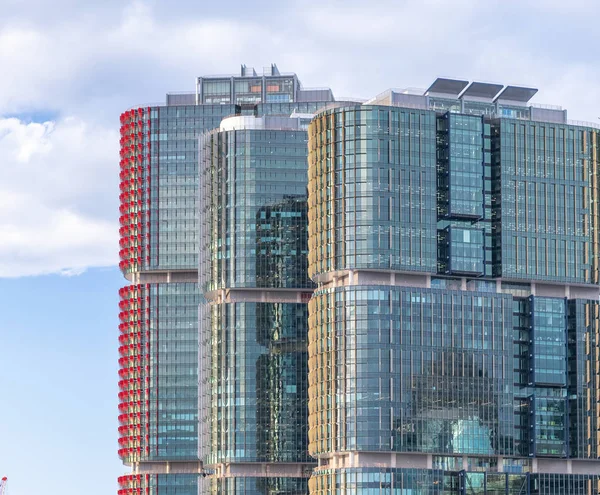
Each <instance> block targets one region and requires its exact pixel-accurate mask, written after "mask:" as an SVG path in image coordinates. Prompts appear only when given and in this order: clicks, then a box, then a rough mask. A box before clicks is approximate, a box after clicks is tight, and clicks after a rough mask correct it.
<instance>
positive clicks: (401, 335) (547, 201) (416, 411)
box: [308, 81, 600, 495]
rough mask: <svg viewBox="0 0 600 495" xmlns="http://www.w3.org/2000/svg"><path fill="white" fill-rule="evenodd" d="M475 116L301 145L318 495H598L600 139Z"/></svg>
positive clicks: (372, 127)
mask: <svg viewBox="0 0 600 495" xmlns="http://www.w3.org/2000/svg"><path fill="white" fill-rule="evenodd" d="M459 83H460V81H459ZM463 89H464V88H463ZM428 98H429V96H426V97H425V100H424V101H425V102H427V101H429V100H428ZM467 103H468V105H467ZM471 103H472V102H467V101H466V100H465V101H464V102H460V101H459V104H460V107H461V108H463V107H464V108H467V106H468V108H469V113H470V114H469V115H465V114H458V113H451V112H446V111H444V112H443V113H442V112H440V113H436V112H434V111H428V110H425V109H421V110H419V109H413V108H397V107H382V106H371V105H364V106H360V107H358V106H357V107H340V108H335V109H330V110H327V111H324V112H322V113H321V114H319V115H318V116H317V117H316V118H315V119H313V121H312V122H311V124H310V126H309V188H308V193H309V201H308V205H309V273H310V275H311V277H312V278H313V280H315V282H317V283H318V284H319V286H318V288H317V290H316V291H315V293H314V295H313V297H312V299H311V301H310V303H309V363H308V369H309V452H310V453H311V454H312V455H314V456H315V457H318V458H319V459H320V462H321V464H320V467H318V468H316V469H315V471H314V473H313V477H312V478H311V481H310V491H311V493H314V494H318V493H322V494H326V493H327V494H331V493H363V492H365V493H397V494H402V495H404V494H409V493H410V494H423V495H424V494H438V493H439V494H442V493H449V494H450V493H452V494H469V493H472V494H475V493H477V494H494V495H497V494H504V495H507V494H523V495H525V494H527V495H530V494H533V493H535V494H542V493H545V494H554V493H577V494H582V495H583V494H585V495H597V494H598V492H599V485H598V472H597V471H596V469H597V467H596V465H594V466H592V464H590V463H587V462H584V460H585V459H597V458H598V455H599V454H598V453H599V447H598V445H599V443H598V441H599V435H598V431H599V425H600V423H599V418H600V409H599V408H598V405H597V404H598V389H597V383H598V379H597V377H596V376H595V373H597V370H598V369H599V364H598V359H597V356H596V357H592V354H593V353H594V352H595V351H594V350H597V347H596V337H597V335H598V328H599V322H600V314H599V310H600V305H599V303H598V299H597V297H598V296H597V294H598V288H597V285H598V283H599V278H598V261H599V259H600V256H599V255H600V244H599V242H598V241H599V239H600V237H599V234H600V230H598V228H599V227H600V225H599V224H598V219H599V211H600V210H599V205H600V203H599V201H598V144H599V143H598V136H597V132H598V131H597V130H595V129H590V128H584V127H577V126H569V125H566V124H556V123H547V122H524V121H520V120H512V119H503V118H492V117H491V116H490V115H491V114H488V113H483V114H482V113H481V112H479V111H476V110H475V109H476V108H477V105H475V106H474V105H471ZM424 108H431V107H430V106H429V107H428V105H425V106H424ZM481 108H483V106H481ZM490 108H491V107H490ZM454 111H456V109H454ZM465 113H467V112H465ZM523 282H525V283H523ZM566 459H568V461H566ZM571 463H572V466H578V467H577V469H581V471H578V473H580V474H577V475H574V474H573V475H569V474H560V473H566V472H567V471H568V470H569V469H572V468H571V467H568V466H571ZM573 472H575V469H573ZM581 473H587V474H581Z"/></svg>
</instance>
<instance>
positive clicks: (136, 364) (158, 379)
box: [119, 284, 199, 463]
mask: <svg viewBox="0 0 600 495" xmlns="http://www.w3.org/2000/svg"><path fill="white" fill-rule="evenodd" d="M194 285H195V284H143V285H135V286H128V287H126V288H124V289H122V290H121V303H120V307H121V312H120V319H121V325H120V330H121V337H120V338H119V341H120V343H121V346H120V348H119V351H120V354H121V358H120V359H119V364H120V370H119V377H120V381H119V388H120V392H119V399H120V404H119V411H120V414H119V423H120V426H119V433H120V439H119V445H120V450H119V455H120V456H121V458H122V459H123V460H124V461H125V462H128V463H132V462H140V461H157V460H163V459H172V460H193V459H197V444H198V425H197V395H198V391H197V387H198V382H197V376H198V373H197V360H198V355H197V352H198V347H197V338H193V334H192V333H191V331H190V330H193V329H195V328H197V315H198V303H199V300H198V296H197V295H195V294H194V291H193V286H194Z"/></svg>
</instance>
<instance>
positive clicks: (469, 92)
mask: <svg viewBox="0 0 600 495" xmlns="http://www.w3.org/2000/svg"><path fill="white" fill-rule="evenodd" d="M503 87H504V85H502V84H491V83H483V82H472V83H471V84H470V85H469V87H468V88H467V89H465V91H464V92H463V94H461V95H460V97H461V98H463V97H465V96H473V97H476V98H486V99H490V100H491V99H492V98H493V97H494V96H496V95H497V94H498V92H499V91H500V90H501V89H502V88H503Z"/></svg>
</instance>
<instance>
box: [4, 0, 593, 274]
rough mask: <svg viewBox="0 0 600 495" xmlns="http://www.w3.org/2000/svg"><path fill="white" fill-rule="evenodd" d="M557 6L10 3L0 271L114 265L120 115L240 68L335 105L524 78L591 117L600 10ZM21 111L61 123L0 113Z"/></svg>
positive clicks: (581, 116)
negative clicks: (344, 98) (266, 71)
mask: <svg viewBox="0 0 600 495" xmlns="http://www.w3.org/2000/svg"><path fill="white" fill-rule="evenodd" d="M565 5H567V4H565V2H563V1H562V0H549V1H548V2H547V4H545V7H546V8H545V9H539V5H538V2H536V1H534V0H523V1H522V2H504V1H502V0H489V1H486V2H480V1H479V0H456V1H454V2H448V1H447V0H404V1H401V2H398V1H396V0H376V1H373V2H369V3H367V4H365V2H362V1H359V0H346V1H343V2H342V1H339V0H330V1H326V2H323V1H317V0H306V1H305V2H302V3H298V2H279V3H275V2H272V1H267V0H256V2H251V3H248V2H241V1H239V0H233V3H232V4H230V5H229V7H230V8H229V9H227V11H224V10H223V9H222V6H221V5H219V4H206V3H203V2H193V1H191V0H182V1H181V2H179V3H177V5H176V6H175V7H174V6H173V4H172V3H168V2H161V1H158V0H129V1H128V0H126V1H125V2H119V1H116V0H106V1H105V2H100V3H98V5H92V4H89V3H85V2H83V3H82V2H77V1H76V0H56V1H55V2H53V3H52V7H49V4H48V3H47V2H45V1H44V0H32V1H31V2H30V3H28V4H25V3H23V2H15V1H12V2H10V1H9V4H8V6H7V8H6V9H5V10H3V16H2V18H1V19H0V67H2V69H3V77H1V78H0V235H1V237H0V259H1V260H2V262H1V263H0V276H2V275H4V276H17V275H19V274H32V273H47V272H57V273H65V274H75V273H77V272H78V271H79V270H81V269H84V268H85V267H86V266H99V265H106V264H114V263H116V261H117V260H116V256H117V254H116V253H117V251H118V247H117V242H116V230H117V225H116V220H117V196H118V187H117V186H118V167H117V163H118V149H117V147H118V138H119V136H118V125H119V120H118V117H119V113H121V112H122V111H123V110H124V109H126V108H128V107H132V106H135V105H137V104H146V103H147V102H156V101H161V100H163V98H164V93H165V92H168V91H170V90H176V91H177V90H183V91H185V90H188V91H191V90H193V88H194V77H196V76H198V75H205V74H212V73H228V72H229V73H231V72H236V71H237V69H238V67H239V64H240V63H247V64H248V65H256V66H257V68H258V67H261V66H262V65H268V64H270V63H271V62H276V63H278V64H279V67H280V69H281V70H282V71H295V72H297V73H298V75H299V77H300V78H301V80H302V81H303V82H304V83H305V85H306V86H331V87H332V89H333V90H334V93H335V94H336V95H338V96H341V95H350V96H358V97H370V96H373V95H375V94H378V93H380V92H381V91H383V90H385V89H387V88H388V87H427V86H428V85H429V84H430V83H431V82H432V81H433V80H434V79H435V77H438V76H446V77H460V78H465V79H469V80H483V81H490V82H500V83H510V84H527V85H532V86H534V87H538V88H540V92H539V94H538V96H536V101H539V102H542V103H549V104H558V105H562V106H564V107H566V108H567V109H568V110H569V117H570V118H573V119H578V120H590V121H597V117H598V112H597V110H596V109H597V108H599V107H600V92H598V91H595V90H593V88H595V86H596V85H597V81H598V79H599V78H600V68H599V67H598V66H597V64H596V65H594V64H593V63H592V62H593V50H592V49H591V48H589V47H592V46H595V45H596V44H597V43H596V42H597V41H598V34H597V30H595V29H594V28H593V19H594V17H593V16H591V15H589V12H591V11H593V10H594V6H595V2H594V0H573V1H572V2H570V3H569V4H568V8H567V7H565ZM65 12H66V13H67V14H66V15H65ZM537 20H539V21H540V22H537ZM581 26H585V28H583V27H581ZM24 112H25V113H35V112H41V113H44V112H46V113H47V112H50V113H53V112H56V113H57V114H58V118H57V120H56V121H55V122H48V123H45V124H38V123H27V122H25V121H23V120H19V119H7V118H4V119H2V118H1V117H2V115H8V114H21V113H24ZM67 116H71V117H67Z"/></svg>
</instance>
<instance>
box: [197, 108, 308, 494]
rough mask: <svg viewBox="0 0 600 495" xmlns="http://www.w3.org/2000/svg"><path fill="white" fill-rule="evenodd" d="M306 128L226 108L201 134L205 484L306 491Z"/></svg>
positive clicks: (228, 489)
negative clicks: (227, 111) (216, 123)
mask: <svg viewBox="0 0 600 495" xmlns="http://www.w3.org/2000/svg"><path fill="white" fill-rule="evenodd" d="M306 149H307V134H306V129H305V128H304V129H303V128H302V125H301V119H299V118H281V117H268V116H267V117H263V118H255V117H231V118H228V119H224V120H223V122H222V123H221V126H220V129H217V130H215V131H212V132H210V133H207V134H206V135H205V136H203V138H202V142H201V150H200V157H201V163H200V174H201V188H200V196H201V197H202V203H203V206H202V207H201V210H200V218H201V225H202V227H203V228H202V229H201V247H200V252H201V257H200V280H201V287H202V289H203V290H204V296H205V297H206V303H205V304H203V305H202V306H201V314H202V316H201V323H200V328H201V330H200V331H201V346H200V362H201V366H200V369H201V373H200V375H201V376H200V425H201V429H202V431H201V436H200V452H201V456H200V457H201V460H202V462H203V464H204V468H205V472H206V474H208V475H209V476H207V477H205V478H203V480H202V487H201V492H202V493H231V494H235V493H289V494H299V493H306V492H307V488H308V476H309V475H310V473H311V471H312V468H313V466H314V463H313V461H312V459H311V458H310V457H309V455H308V448H307V447H308V439H307V427H308V386H307V382H308V347H307V346H308V343H307V333H308V307H307V301H308V299H309V298H310V296H311V294H312V290H313V284H312V282H311V281H310V279H309V278H308V271H307V254H308V246H307V245H308V242H307V238H308V229H307V224H308V218H307V206H306V175H307V162H306Z"/></svg>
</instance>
